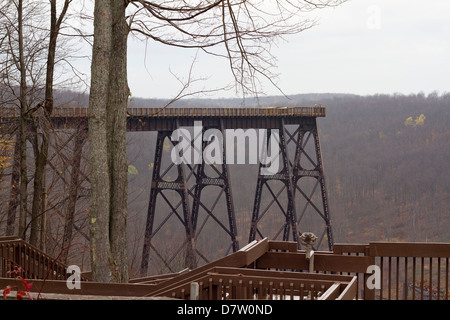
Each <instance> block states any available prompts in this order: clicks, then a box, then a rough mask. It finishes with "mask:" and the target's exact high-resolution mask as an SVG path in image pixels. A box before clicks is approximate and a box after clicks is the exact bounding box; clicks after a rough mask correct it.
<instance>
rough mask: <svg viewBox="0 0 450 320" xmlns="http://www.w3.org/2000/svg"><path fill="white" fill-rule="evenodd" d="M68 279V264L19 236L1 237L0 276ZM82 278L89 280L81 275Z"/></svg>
mask: <svg viewBox="0 0 450 320" xmlns="http://www.w3.org/2000/svg"><path fill="white" fill-rule="evenodd" d="M17 275H19V276H21V277H22V278H25V279H48V280H65V279H67V266H66V265H65V264H63V263H61V262H60V261H57V260H55V259H54V258H52V257H50V256H49V255H47V254H45V253H44V252H42V251H40V250H39V249H37V248H35V247H34V246H32V245H30V244H29V243H27V242H25V241H23V240H22V239H19V238H17V237H0V278H14V277H15V276H17ZM81 278H82V279H81V280H87V278H86V277H83V276H82V277H81Z"/></svg>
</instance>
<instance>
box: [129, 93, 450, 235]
mask: <svg viewBox="0 0 450 320" xmlns="http://www.w3.org/2000/svg"><path fill="white" fill-rule="evenodd" d="M240 102H241V101H239V100H227V99H223V100H187V101H180V102H178V103H177V105H184V106H216V105H219V106H227V105H228V106H235V105H239V104H240ZM252 102H253V101H252ZM252 102H250V105H251V103H252ZM142 103H144V104H145V101H143V100H139V99H136V100H135V101H134V102H133V105H134V106H138V105H141V104H142ZM159 103H163V102H161V101H159ZM259 103H260V104H261V105H263V106H264V105H271V106H274V105H276V106H279V105H303V106H308V105H314V104H322V105H324V106H326V108H327V116H326V117H325V118H320V119H319V129H320V135H321V144H322V153H323V154H322V156H323V160H324V165H325V174H326V178H327V187H328V193H329V196H330V209H331V210H330V211H331V217H332V225H333V231H334V236H335V241H336V242H367V241H384V240H386V241H450V209H449V207H448V202H449V194H450V162H449V160H448V159H450V95H448V94H447V95H439V94H431V95H424V94H413V95H375V96H357V95H332V94H328V95H298V96H293V97H291V100H286V99H285V98H282V97H268V98H262V99H260V101H259ZM151 104H152V105H154V106H156V105H158V101H153V102H151ZM152 137H153V139H152ZM144 140H145V141H144ZM152 140H154V136H152V135H145V137H144V135H143V134H135V135H134V136H133V138H130V149H129V157H130V161H131V162H132V163H134V165H135V166H136V169H137V170H138V172H139V173H144V172H145V174H139V175H136V176H134V177H131V181H134V182H133V183H132V188H136V187H137V186H139V188H140V189H139V190H140V192H135V193H134V194H135V195H136V197H137V198H136V199H137V200H139V201H136V202H134V203H131V208H130V209H131V210H130V213H131V214H132V215H136V216H140V217H141V218H142V216H144V215H145V211H146V206H147V204H148V186H149V184H150V177H151V175H150V172H151V169H149V168H150V167H151V161H153V160H151V161H149V158H151V157H152V153H153V143H152V142H153V141H152ZM136 146H137V147H136ZM143 146H144V147H143ZM137 150H139V151H137ZM149 164H150V166H149ZM231 180H232V185H233V195H234V198H235V207H236V211H237V220H238V231H239V234H240V239H241V241H244V242H245V241H246V240H247V237H248V228H247V227H248V221H249V219H250V217H251V210H252V206H253V200H254V190H255V186H256V168H255V167H254V166H232V168H231ZM135 191H136V189H135ZM139 220H140V219H139ZM140 221H141V222H142V220H140ZM139 232H143V230H142V229H141V230H140V231H139Z"/></svg>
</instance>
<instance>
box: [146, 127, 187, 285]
mask: <svg viewBox="0 0 450 320" xmlns="http://www.w3.org/2000/svg"><path fill="white" fill-rule="evenodd" d="M171 134H172V131H158V135H157V138H156V149H155V159H154V164H153V176H152V184H151V191H150V200H149V205H148V211H147V222H146V226H145V235H144V245H143V249H142V260H141V275H142V276H145V275H146V274H147V270H148V265H149V260H150V251H151V250H153V251H154V252H155V253H156V255H157V256H158V257H159V258H160V259H161V261H162V262H163V263H164V265H165V267H166V268H168V269H169V270H170V271H171V272H174V270H173V269H172V265H171V262H172V261H173V260H174V259H175V256H176V255H178V253H179V252H180V251H182V250H185V258H184V267H187V268H191V269H193V268H195V267H196V261H195V256H194V248H195V244H194V237H193V232H192V223H191V218H190V212H189V197H188V186H187V181H186V176H185V172H184V166H183V165H178V166H177V173H178V177H177V178H176V179H175V180H169V179H170V177H169V176H167V173H168V172H169V170H170V169H171V168H172V167H173V166H174V164H173V163H172V164H170V165H169V167H168V168H167V169H166V170H164V171H163V170H162V155H163V148H164V141H165V139H166V138H167V139H168V141H171V140H170V136H171ZM165 190H173V191H176V192H177V193H178V194H179V196H180V198H181V201H180V202H179V203H178V204H177V205H176V206H173V205H172V202H171V201H170V200H169V199H168V197H167V196H166V195H165V194H164V191H165ZM158 196H160V197H161V198H162V199H163V200H164V201H165V203H166V204H167V205H168V206H169V208H170V212H169V213H168V214H166V215H165V217H164V219H163V220H162V222H160V224H159V225H158V226H157V227H156V228H155V226H154V221H155V215H156V214H157V213H156V202H157V198H158ZM180 206H181V209H182V213H181V214H180V213H179V212H178V211H177V210H178V208H179V207H180ZM172 215H176V217H177V218H178V220H179V221H180V222H181V224H182V226H183V228H184V232H185V235H186V237H185V241H184V243H182V245H181V246H179V248H178V250H176V251H175V253H173V254H172V255H171V256H169V257H168V258H167V257H164V256H163V254H166V252H164V253H161V252H160V250H159V249H158V248H156V247H155V246H153V245H152V240H153V238H154V237H155V235H156V234H157V233H158V232H159V231H160V230H161V228H162V227H163V225H165V224H166V222H167V221H168V220H169V218H170V217H171V216H172Z"/></svg>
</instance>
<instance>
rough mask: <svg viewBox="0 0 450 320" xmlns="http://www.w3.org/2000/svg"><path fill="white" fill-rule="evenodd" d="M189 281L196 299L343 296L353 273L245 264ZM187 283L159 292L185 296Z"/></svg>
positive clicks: (350, 289)
mask: <svg viewBox="0 0 450 320" xmlns="http://www.w3.org/2000/svg"><path fill="white" fill-rule="evenodd" d="M193 282H195V283H197V284H198V293H199V296H198V299H199V300H233V299H245V300H343V299H353V298H354V297H355V294H356V277H350V276H337V275H314V274H305V273H303V274H302V273H298V272H290V273H286V272H277V271H272V272H271V271H262V270H253V269H247V268H220V267H217V268H213V269H211V270H210V271H208V272H207V273H206V275H204V276H202V277H200V278H198V279H196V280H195V281H193ZM191 284H192V282H191V283H188V284H184V285H182V286H179V287H176V288H173V289H171V290H169V291H167V292H162V294H163V295H166V296H170V297H172V298H177V299H189V298H190V294H191V292H190V290H191Z"/></svg>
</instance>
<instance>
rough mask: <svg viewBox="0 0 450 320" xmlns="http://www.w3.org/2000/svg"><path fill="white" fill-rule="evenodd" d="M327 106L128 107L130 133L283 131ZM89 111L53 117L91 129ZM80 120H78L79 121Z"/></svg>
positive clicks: (5, 112) (64, 110)
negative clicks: (193, 128)
mask: <svg viewBox="0 0 450 320" xmlns="http://www.w3.org/2000/svg"><path fill="white" fill-rule="evenodd" d="M325 114H326V113H325V107H323V106H314V107H262V108H128V131H158V130H173V129H174V128H175V120H177V121H178V125H179V126H192V125H194V121H202V124H203V125H204V126H205V127H207V126H210V127H219V126H220V125H221V124H222V125H223V127H224V128H225V129H236V128H242V129H245V128H267V129H268V128H279V127H280V119H284V121H285V124H299V123H300V122H302V123H305V124H307V123H312V121H314V119H315V118H316V117H325ZM19 115H20V111H19V109H18V108H14V107H3V108H0V119H2V120H3V121H5V120H8V119H11V118H17V117H19ZM87 116H88V108H84V107H58V108H54V109H53V113H52V115H51V118H52V120H53V124H54V126H55V128H56V129H58V128H75V127H80V126H87ZM77 120H78V121H77Z"/></svg>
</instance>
